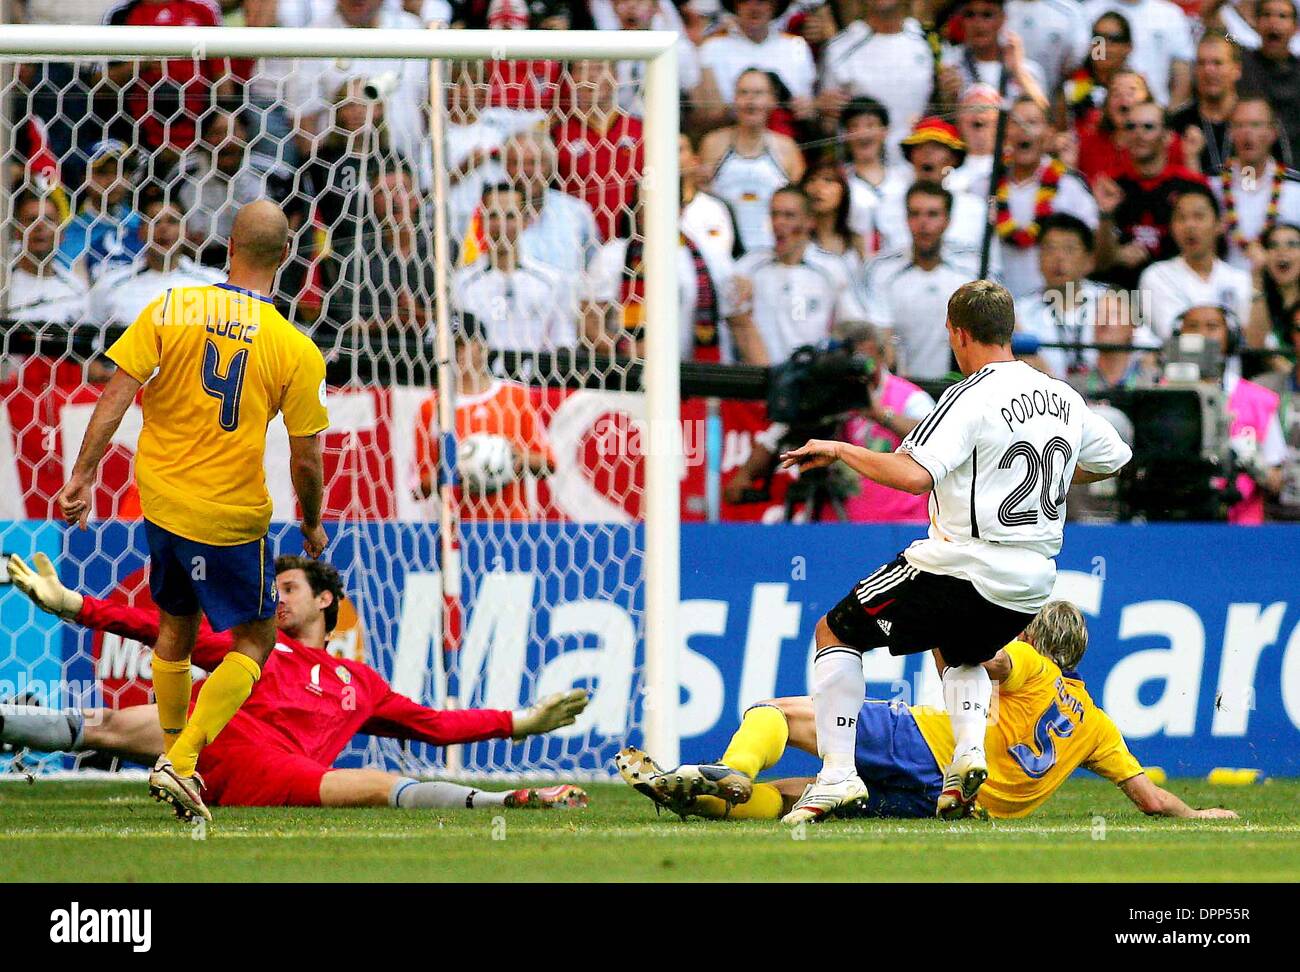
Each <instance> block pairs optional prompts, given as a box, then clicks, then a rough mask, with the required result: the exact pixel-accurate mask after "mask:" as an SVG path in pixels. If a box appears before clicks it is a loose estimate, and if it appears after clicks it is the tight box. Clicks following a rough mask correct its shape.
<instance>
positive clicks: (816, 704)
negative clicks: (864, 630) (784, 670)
mask: <svg viewBox="0 0 1300 972" xmlns="http://www.w3.org/2000/svg"><path fill="white" fill-rule="evenodd" d="M866 694H867V680H866V678H865V676H863V674H862V655H860V654H859V653H858V652H856V651H854V650H853V649H852V648H849V647H846V646H845V645H829V646H827V647H826V648H822V649H819V650H818V652H817V657H816V658H814V659H813V711H814V712H815V713H816V719H817V753H818V755H820V756H821V758H822V770H821V772H820V773H818V774H817V779H818V781H819V782H822V783H840V782H842V781H844V780H845V779H847V778H848V777H849V776H851V775H852V774H854V773H855V772H857V770H856V768H855V767H854V763H853V751H854V749H855V748H856V744H857V738H858V713H859V712H860V711H861V710H862V700H863V699H864V698H865V697H866Z"/></svg>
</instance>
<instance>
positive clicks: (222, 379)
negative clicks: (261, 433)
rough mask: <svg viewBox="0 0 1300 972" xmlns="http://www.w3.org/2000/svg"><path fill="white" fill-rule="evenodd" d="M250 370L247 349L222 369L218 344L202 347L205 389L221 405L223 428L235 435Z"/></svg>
mask: <svg viewBox="0 0 1300 972" xmlns="http://www.w3.org/2000/svg"><path fill="white" fill-rule="evenodd" d="M247 367H248V348H241V349H239V350H238V351H236V352H235V353H234V354H233V355H232V356H231V358H230V363H229V364H228V365H227V366H226V370H225V371H224V372H223V371H222V370H221V352H220V351H218V350H217V345H216V342H214V341H212V340H208V341H205V342H204V344H203V390H204V391H205V392H207V393H208V394H209V395H211V396H212V397H213V398H215V399H217V400H218V401H219V402H221V415H220V419H219V421H220V423H221V428H222V429H224V430H225V431H227V432H234V431H235V429H237V428H239V396H240V394H241V393H242V392H243V390H244V371H245V369H246V368H247Z"/></svg>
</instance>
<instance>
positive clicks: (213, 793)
mask: <svg viewBox="0 0 1300 972" xmlns="http://www.w3.org/2000/svg"><path fill="white" fill-rule="evenodd" d="M330 769H331V767H329V766H326V765H325V764H324V763H318V762H316V761H315V760H314V759H308V758H307V757H306V756H301V755H299V754H297V753H286V752H283V751H281V750H277V749H273V748H266V747H260V746H259V747H254V746H247V745H227V746H223V745H222V744H221V739H220V738H218V739H216V740H215V741H214V742H213V743H212V744H211V745H209V746H207V747H206V748H204V750H203V752H202V753H201V754H200V755H199V773H200V774H202V776H203V782H205V783H206V784H207V789H205V790H204V791H203V798H204V800H205V801H207V802H208V803H211V804H212V805H213V806H219V807H319V806H320V781H321V777H322V776H324V775H325V774H326V773H328V772H329V771H330Z"/></svg>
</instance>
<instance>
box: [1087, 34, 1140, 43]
mask: <svg viewBox="0 0 1300 972" xmlns="http://www.w3.org/2000/svg"><path fill="white" fill-rule="evenodd" d="M1092 39H1093V40H1095V41H1098V40H1103V41H1107V42H1109V43H1111V44H1132V43H1133V41H1132V40H1131V39H1130V38H1129V36H1128V34H1103V33H1102V32H1101V31H1098V32H1097V33H1095V34H1093V35H1092Z"/></svg>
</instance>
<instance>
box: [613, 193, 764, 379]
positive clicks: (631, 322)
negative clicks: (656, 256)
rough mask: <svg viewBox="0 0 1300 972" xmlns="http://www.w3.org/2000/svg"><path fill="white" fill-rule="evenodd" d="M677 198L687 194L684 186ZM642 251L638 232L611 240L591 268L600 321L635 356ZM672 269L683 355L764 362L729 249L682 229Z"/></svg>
mask: <svg viewBox="0 0 1300 972" xmlns="http://www.w3.org/2000/svg"><path fill="white" fill-rule="evenodd" d="M681 197H682V199H685V198H686V191H685V187H683V190H682V194H681ZM684 208H685V207H683V210H684ZM644 255H645V239H644V237H643V236H641V235H640V234H637V235H635V236H633V237H632V238H631V239H628V240H623V239H613V240H610V241H609V242H608V243H606V244H605V245H604V247H602V248H601V251H600V254H599V255H598V256H597V258H596V261H595V265H594V267H593V272H592V301H593V304H594V305H595V307H596V308H597V313H598V314H599V315H600V323H601V326H602V328H604V329H606V330H610V331H612V332H613V333H615V334H618V335H620V343H623V344H624V346H625V348H626V350H627V351H628V353H629V354H631V355H632V356H634V357H642V356H643V355H644V344H643V339H644V337H645V273H644V270H645V264H644V259H643V257H644ZM676 270H677V300H678V324H679V325H680V336H681V343H680V346H681V358H682V360H683V361H703V362H719V361H721V362H727V363H730V362H732V361H735V360H740V361H742V362H744V363H746V364H759V365H762V364H767V355H766V352H765V351H764V349H763V342H762V340H761V339H760V337H759V335H758V332H757V331H756V330H755V328H754V323H753V319H752V318H751V316H750V315H749V314H748V313H742V312H741V310H740V301H739V300H738V299H737V298H738V297H739V296H740V293H739V290H740V288H738V287H737V285H736V281H735V263H734V261H733V260H732V258H731V254H730V253H723V252H719V251H718V250H717V248H713V249H712V250H706V249H703V248H702V247H700V246H698V245H697V244H696V243H695V241H694V240H693V239H692V238H691V236H690V235H689V234H688V233H686V232H683V233H682V234H681V236H680V238H679V246H678V248H677V261H676Z"/></svg>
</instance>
